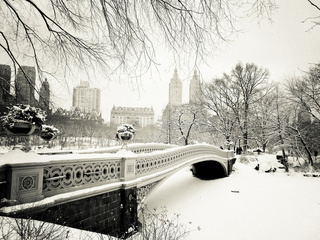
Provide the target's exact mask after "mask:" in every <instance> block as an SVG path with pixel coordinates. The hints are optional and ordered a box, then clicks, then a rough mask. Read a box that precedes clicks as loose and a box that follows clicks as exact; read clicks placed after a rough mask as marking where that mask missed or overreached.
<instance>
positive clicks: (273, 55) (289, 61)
mask: <svg viewBox="0 0 320 240" xmlns="http://www.w3.org/2000/svg"><path fill="white" fill-rule="evenodd" d="M276 2H277V5H278V7H279V8H278V10H277V12H275V14H274V16H273V19H272V20H273V23H270V22H268V21H263V22H262V23H260V24H259V23H258V22H257V20H252V19H251V20H244V22H243V23H241V24H239V27H241V28H242V31H241V32H240V33H239V34H238V36H237V37H236V38H235V39H234V40H233V41H232V42H229V43H228V44H224V45H223V46H221V50H220V51H219V52H217V54H216V55H214V56H211V57H208V60H207V62H208V63H210V65H208V64H203V65H200V66H199V68H198V71H199V74H200V80H201V81H202V82H208V81H210V80H212V78H214V77H219V76H221V75H222V74H223V73H224V72H226V73H230V72H231V70H232V68H233V67H235V65H236V64H237V63H238V62H242V63H244V64H245V63H255V64H256V65H258V66H261V67H264V68H267V69H269V71H270V80H272V81H283V80H284V79H285V78H286V77H290V76H299V75H301V74H302V71H306V70H308V69H309V67H310V66H311V65H312V64H314V63H318V62H319V61H320V55H319V54H320V44H319V42H320V26H319V27H318V28H314V29H313V30H310V31H308V29H309V28H310V27H311V26H312V24H311V23H310V22H307V23H302V21H304V20H305V19H306V18H308V17H315V16H319V15H320V11H317V10H315V8H314V7H312V6H311V5H310V3H308V2H307V1H306V0H299V1H285V0H281V1H276ZM159 68H160V69H161V70H162V72H161V76H158V75H156V74H153V75H148V76H144V77H143V78H142V80H141V82H140V85H139V86H138V88H137V87H136V86H135V87H133V86H132V85H131V86H128V85H125V84H122V85H121V84H116V83H114V82H111V83H110V84H109V86H108V87H107V88H105V89H103V90H102V103H101V106H102V109H101V110H102V112H104V113H105V114H104V116H106V118H107V119H109V117H110V110H111V108H112V106H113V105H115V106H129V107H141V106H142V107H151V106H152V107H153V108H154V110H155V114H156V119H157V118H158V117H160V116H161V114H162V110H163V109H164V108H165V106H166V104H167V103H168V101H169V96H168V92H169V82H170V79H171V78H172V76H173V72H174V69H175V65H174V63H168V62H167V61H166V59H164V60H163V62H162V63H161V65H160V66H159ZM177 70H178V75H179V77H180V79H181V80H182V81H183V86H184V89H183V101H184V102H188V96H189V93H188V85H189V81H190V79H191V78H192V75H193V71H194V69H189V68H185V69H181V68H177ZM122 92H125V94H122Z"/></svg>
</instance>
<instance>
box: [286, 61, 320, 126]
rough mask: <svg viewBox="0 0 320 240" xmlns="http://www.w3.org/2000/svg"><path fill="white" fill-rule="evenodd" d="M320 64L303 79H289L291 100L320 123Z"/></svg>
mask: <svg viewBox="0 0 320 240" xmlns="http://www.w3.org/2000/svg"><path fill="white" fill-rule="evenodd" d="M319 79H320V64H316V65H314V66H313V67H311V68H310V69H309V71H308V72H306V73H305V75H304V76H303V77H302V78H291V79H288V83H287V88H288V91H289V92H290V96H291V99H292V100H293V101H294V102H296V103H297V104H298V105H299V106H301V108H302V109H303V110H306V111H308V112H309V114H310V115H311V116H312V117H313V118H315V119H317V120H318V121H320V82H319Z"/></svg>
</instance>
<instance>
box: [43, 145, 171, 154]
mask: <svg viewBox="0 0 320 240" xmlns="http://www.w3.org/2000/svg"><path fill="white" fill-rule="evenodd" d="M174 147H177V145H169V144H161V143H133V144H129V145H128V150H130V151H131V152H133V153H149V152H154V151H161V150H166V149H169V148H174ZM120 149H121V146H114V147H107V148H99V149H87V150H63V151H56V150H48V149H40V150H38V151H37V153H38V154H39V155H58V154H92V153H116V152H118V151H119V150H120Z"/></svg>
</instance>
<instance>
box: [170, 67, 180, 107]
mask: <svg viewBox="0 0 320 240" xmlns="http://www.w3.org/2000/svg"><path fill="white" fill-rule="evenodd" d="M181 104H182V82H181V80H180V78H179V76H178V70H177V69H175V70H174V73H173V77H172V78H171V81H170V84H169V105H170V106H174V105H181Z"/></svg>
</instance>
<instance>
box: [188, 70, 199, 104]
mask: <svg viewBox="0 0 320 240" xmlns="http://www.w3.org/2000/svg"><path fill="white" fill-rule="evenodd" d="M200 93H201V83H200V79H199V76H198V74H197V70H196V69H195V70H194V74H193V77H192V79H191V81H190V84H189V103H196V102H198V101H199V96H200Z"/></svg>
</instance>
